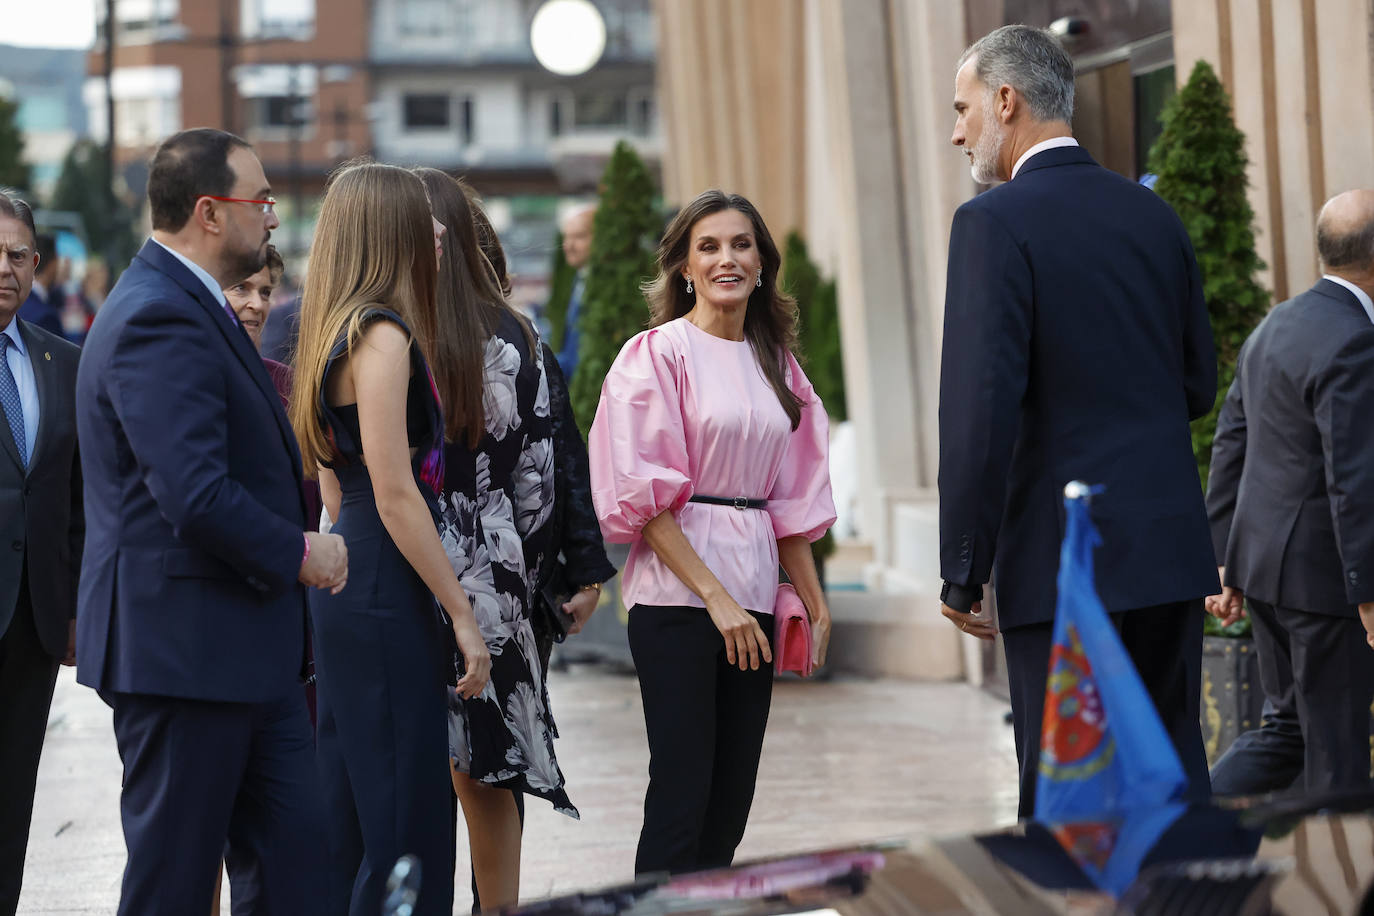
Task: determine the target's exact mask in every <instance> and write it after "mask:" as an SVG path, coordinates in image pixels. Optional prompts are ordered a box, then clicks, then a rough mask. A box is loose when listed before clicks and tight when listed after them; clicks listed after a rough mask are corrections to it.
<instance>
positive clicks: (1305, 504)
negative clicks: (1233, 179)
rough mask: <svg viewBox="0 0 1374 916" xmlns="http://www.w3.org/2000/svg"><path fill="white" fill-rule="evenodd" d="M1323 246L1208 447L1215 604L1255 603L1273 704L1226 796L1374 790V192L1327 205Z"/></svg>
mask: <svg viewBox="0 0 1374 916" xmlns="http://www.w3.org/2000/svg"><path fill="white" fill-rule="evenodd" d="M1317 253H1318V254H1319V255H1320V256H1321V260H1322V264H1323V265H1324V266H1325V267H1326V275H1325V276H1324V277H1322V278H1321V279H1320V280H1318V281H1317V283H1316V285H1315V286H1313V287H1312V288H1311V289H1309V290H1307V291H1306V292H1304V293H1300V294H1299V295H1297V296H1295V297H1294V298H1292V299H1290V300H1289V301H1287V302H1284V303H1281V304H1280V305H1278V306H1275V308H1274V310H1273V311H1272V312H1270V313H1269V315H1268V316H1267V317H1265V319H1264V321H1262V322H1260V326H1259V327H1258V328H1256V329H1255V331H1254V333H1252V334H1251V335H1250V337H1249V339H1248V340H1246V341H1245V345H1244V346H1243V347H1241V351H1240V357H1239V359H1238V360H1237V364H1236V379H1235V381H1234V382H1233V383H1232V384H1231V390H1230V391H1229V392H1228V393H1227V395H1226V403H1225V405H1224V406H1223V407H1222V409H1221V416H1220V417H1218V419H1217V434H1216V439H1215V441H1214V442H1213V445H1212V469H1211V473H1210V476H1209V479H1208V486H1207V509H1208V513H1209V514H1210V516H1211V520H1212V538H1213V544H1214V545H1215V547H1216V555H1217V558H1218V559H1219V560H1220V561H1221V562H1222V564H1223V568H1221V569H1218V570H1217V572H1218V573H1219V574H1221V576H1222V583H1223V585H1224V586H1225V587H1224V588H1223V590H1222V593H1221V594H1220V595H1219V596H1216V597H1215V598H1209V599H1208V601H1207V609H1208V611H1209V612H1210V613H1211V614H1212V615H1213V616H1215V617H1217V618H1219V619H1220V620H1222V622H1223V623H1233V622H1235V621H1237V620H1239V619H1240V618H1241V617H1243V616H1245V613H1246V612H1245V603H1246V602H1249V605H1250V611H1249V615H1250V621H1251V623H1252V625H1253V627H1254V633H1255V652H1256V655H1257V656H1258V660H1259V670H1260V682H1261V684H1263V686H1264V698H1265V709H1264V715H1263V718H1262V719H1261V721H1260V727H1259V728H1258V729H1255V730H1253V731H1249V732H1246V733H1245V734H1243V735H1241V736H1240V737H1239V738H1237V739H1236V742H1235V743H1234V744H1233V745H1231V748H1230V750H1228V751H1227V752H1226V754H1225V755H1224V756H1223V757H1222V758H1221V759H1220V760H1218V761H1217V765H1216V766H1215V767H1213V769H1212V786H1213V788H1214V789H1215V790H1216V791H1217V793H1218V794H1224V795H1249V794H1256V793H1260V792H1274V791H1281V790H1284V789H1287V788H1289V787H1290V786H1292V785H1294V784H1295V783H1297V782H1298V781H1299V777H1301V786H1302V788H1303V789H1305V790H1307V791H1309V792H1311V791H1321V790H1329V789H1349V788H1361V787H1364V788H1367V787H1368V786H1369V705H1370V701H1371V700H1374V656H1371V655H1370V653H1369V648H1368V646H1374V302H1371V299H1370V297H1371V296H1374V191H1370V190H1361V191H1347V192H1346V193H1344V194H1341V195H1338V196H1336V197H1334V198H1332V199H1331V200H1330V201H1328V202H1327V204H1326V206H1325V207H1323V208H1322V211H1321V214H1320V216H1319V217H1318V219H1317ZM1361 621H1363V626H1361ZM1366 642H1367V643H1368V645H1366Z"/></svg>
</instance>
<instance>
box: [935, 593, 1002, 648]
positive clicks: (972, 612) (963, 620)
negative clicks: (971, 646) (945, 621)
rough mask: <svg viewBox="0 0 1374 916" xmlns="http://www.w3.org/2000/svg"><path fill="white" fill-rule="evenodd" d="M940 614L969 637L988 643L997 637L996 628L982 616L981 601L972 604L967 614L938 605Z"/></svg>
mask: <svg viewBox="0 0 1374 916" xmlns="http://www.w3.org/2000/svg"><path fill="white" fill-rule="evenodd" d="M940 613H941V614H944V615H945V616H946V617H948V618H949V621H950V623H952V624H954V625H955V626H956V627H958V628H959V629H960V630H962V631H963V632H965V633H967V634H968V635H970V636H976V637H978V638H979V639H986V640H988V641H989V642H991V641H992V640H993V638H994V637H996V636H997V628H996V627H995V626H993V625H992V620H991V619H990V618H988V617H984V616H983V602H981V601H975V602H973V606H972V607H970V608H969V609H968V613H967V614H965V613H964V612H963V611H956V610H955V609H954V608H952V607H950V606H949V605H947V604H941V605H940Z"/></svg>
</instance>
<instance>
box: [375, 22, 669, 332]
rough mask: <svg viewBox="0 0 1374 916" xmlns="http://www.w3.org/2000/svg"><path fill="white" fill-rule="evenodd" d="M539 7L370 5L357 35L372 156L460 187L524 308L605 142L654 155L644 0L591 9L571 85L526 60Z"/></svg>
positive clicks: (597, 167)
mask: <svg viewBox="0 0 1374 916" xmlns="http://www.w3.org/2000/svg"><path fill="white" fill-rule="evenodd" d="M541 3H542V0H373V3H372V9H371V20H370V21H371V27H370V28H369V29H368V33H369V35H370V42H369V47H368V56H369V66H370V72H371V79H372V97H373V100H374V101H373V108H372V112H373V120H372V127H373V147H374V155H376V157H377V158H378V159H381V160H383V161H386V162H395V163H399V164H403V165H423V166H430V167H432V168H438V169H442V170H444V171H446V172H449V173H451V174H455V175H462V176H464V177H465V178H466V179H467V180H468V181H470V182H471V183H472V184H473V185H474V186H475V187H476V188H477V190H478V191H479V192H481V194H482V195H483V198H484V200H485V202H486V205H487V208H488V209H489V211H490V213H491V216H492V219H493V222H494V223H495V225H496V228H497V230H498V231H499V232H500V233H501V236H502V239H503V241H504V243H505V246H506V251H507V255H508V257H509V260H510V267H511V271H512V274H513V277H514V279H515V284H516V292H515V297H516V299H517V301H519V302H521V303H522V304H527V305H535V304H537V303H540V302H541V301H542V298H543V295H544V277H545V275H546V274H547V272H548V267H549V256H550V254H551V246H552V242H553V239H554V232H555V223H556V219H557V216H558V211H559V209H560V206H561V205H562V202H563V201H564V200H565V199H566V198H567V197H569V196H573V197H585V196H588V195H591V194H593V193H595V191H596V186H597V182H598V181H599V180H600V178H601V173H602V171H603V170H604V169H605V165H606V162H607V160H608V159H609V158H610V154H611V150H612V149H613V148H614V146H615V143H616V141H617V140H620V139H623V138H627V139H629V140H630V141H631V142H632V143H633V144H634V145H635V146H636V148H637V149H638V150H639V151H640V153H641V154H642V155H643V156H644V157H645V159H646V160H647V161H648V162H649V163H650V164H651V165H654V166H656V164H657V159H658V155H659V140H658V136H659V130H658V113H657V100H656V96H655V70H656V68H655V37H656V36H655V32H654V27H653V22H652V17H651V11H650V5H649V0H596V6H597V9H598V11H599V12H600V13H601V16H602V19H603V21H604V23H605V27H606V48H605V51H604V53H603V54H602V56H601V59H600V60H599V61H598V63H597V64H596V66H595V67H593V68H592V69H591V70H590V71H588V72H587V73H585V74H582V75H580V76H573V77H562V76H557V75H555V74H553V73H550V72H549V71H547V70H545V69H544V68H543V67H542V66H541V65H540V64H539V63H538V61H537V60H536V59H535V56H534V52H533V51H532V49H531V44H530V23H531V20H532V19H533V17H534V15H535V12H536V11H537V10H538V8H539V7H540V5H541Z"/></svg>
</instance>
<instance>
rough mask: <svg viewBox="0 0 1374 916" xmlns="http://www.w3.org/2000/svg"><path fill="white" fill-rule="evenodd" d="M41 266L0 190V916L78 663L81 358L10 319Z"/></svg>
mask: <svg viewBox="0 0 1374 916" xmlns="http://www.w3.org/2000/svg"><path fill="white" fill-rule="evenodd" d="M41 264H42V261H41V260H40V259H39V256H38V251H37V246H36V245H35V241H34V231H33V212H32V211H31V210H30V209H29V206H28V204H27V203H25V202H24V201H22V200H20V199H19V198H17V197H11V196H10V195H8V194H6V193H5V192H3V191H0V916H14V912H15V910H16V908H17V907H18V906H19V888H20V885H21V884H22V883H23V876H24V857H25V853H26V851H27V847H28V842H29V823H30V820H31V818H32V815H33V793H34V786H35V784H36V781H37V778H38V760H39V756H40V755H41V753H42V750H43V737H44V736H45V735H46V734H47V730H48V710H49V708H50V707H51V705H52V694H53V687H54V685H55V684H56V683H57V666H58V665H59V664H64V665H72V664H75V658H74V657H73V640H74V639H75V629H74V621H75V617H76V578H77V573H78V572H79V571H80V569H81V542H82V538H83V525H84V518H85V517H84V516H83V514H82V512H81V465H80V462H79V460H78V458H77V449H76V364H77V359H78V358H79V357H80V354H81V351H80V350H78V349H77V348H76V347H75V346H74V345H73V344H70V343H67V341H65V340H63V339H62V338H61V337H58V336H57V335H55V334H50V333H48V332H47V331H44V330H43V329H42V328H39V327H37V326H35V325H32V324H29V323H28V322H27V321H25V320H23V319H22V318H19V317H17V315H16V314H15V313H16V312H17V311H18V310H19V306H20V303H21V302H23V301H24V300H25V297H26V296H27V294H28V291H29V284H30V283H31V282H32V280H33V274H34V268H35V266H41Z"/></svg>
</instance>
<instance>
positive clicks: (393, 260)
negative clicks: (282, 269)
mask: <svg viewBox="0 0 1374 916" xmlns="http://www.w3.org/2000/svg"><path fill="white" fill-rule="evenodd" d="M441 231H442V227H441V226H439V224H438V223H436V222H435V221H433V218H432V216H431V214H430V208H429V202H428V199H427V198H426V196H425V190H424V186H423V185H422V184H421V183H420V181H419V179H418V178H416V177H415V176H414V175H413V174H411V173H410V172H408V171H406V170H404V169H400V168H396V167H394V166H388V165H380V164H375V163H363V164H356V165H352V166H348V167H346V168H344V169H343V170H342V171H340V172H339V173H337V174H336V175H335V176H334V178H333V180H332V181H331V182H330V185H329V188H328V191H327V192H326V194H325V198H324V203H323V205H322V206H321V209H320V218H319V222H318V224H317V226H316V229H315V240H314V244H313V245H312V247H311V254H310V271H309V276H308V278H307V280H306V284H305V292H304V296H303V298H302V302H301V324H300V340H299V343H298V345H297V354H296V367H295V368H296V376H295V387H294V388H293V390H292V394H291V409H290V415H291V421H292V425H293V426H294V427H295V430H296V435H297V437H298V439H299V441H300V447H301V456H302V458H303V460H304V463H305V466H306V468H309V469H315V470H317V472H318V474H319V478H320V488H321V491H322V495H323V497H324V503H325V508H326V509H327V510H328V512H329V516H330V518H332V519H334V520H335V521H334V527H333V531H334V533H336V534H340V535H342V536H343V537H344V540H345V541H346V542H347V544H348V547H349V552H350V555H351V556H350V564H349V572H350V579H349V582H348V584H347V587H346V588H344V589H343V590H342V591H341V592H340V593H339V594H337V595H331V594H327V593H325V592H323V591H320V590H317V591H316V593H315V594H313V595H312V596H311V603H310V610H311V617H312V622H313V624H314V635H315V667H316V674H317V677H318V688H319V694H318V696H319V725H318V733H317V739H316V740H317V747H318V759H319V770H320V777H321V782H322V784H323V788H324V791H325V796H326V803H327V806H328V812H327V818H328V822H327V827H328V829H327V832H326V842H327V844H328V852H329V867H328V871H327V875H328V887H327V888H326V897H325V906H324V907H323V908H322V909H323V911H324V912H328V913H349V914H355V916H360V914H368V916H372V914H375V913H378V912H380V911H381V905H382V899H383V896H384V893H385V884H386V879H387V876H388V874H389V873H390V871H391V869H392V867H393V866H394V864H395V862H396V860H397V859H398V858H399V857H400V856H402V855H405V854H407V853H409V854H413V855H416V856H418V858H419V859H420V863H421V867H422V870H423V871H422V878H423V880H422V884H421V889H420V895H419V899H418V901H417V906H416V909H415V911H414V912H415V913H416V914H436V916H437V914H443V916H449V914H450V913H451V911H452V907H453V866H454V837H453V829H452V825H451V820H450V818H451V813H450V811H451V809H450V797H451V796H450V791H451V790H450V785H449V775H448V771H447V767H446V766H445V764H444V759H445V758H444V754H445V751H446V750H447V723H446V715H447V703H446V700H445V693H446V691H445V686H444V685H445V681H446V675H447V674H451V672H452V671H453V664H452V659H453V655H452V651H451V646H452V644H453V643H454V641H456V643H457V649H458V653H459V655H460V660H461V663H462V666H463V668H464V669H465V670H464V672H463V674H462V676H461V677H460V678H458V679H457V684H456V688H455V691H450V692H456V693H457V694H458V695H460V696H462V697H465V698H470V697H474V696H477V695H478V694H480V693H481V692H482V691H483V689H484V688H485V687H486V684H487V679H488V674H489V671H490V669H491V658H490V655H489V653H488V652H487V647H486V645H485V643H484V642H483V641H482V634H481V632H480V631H479V630H478V627H477V623H476V620H475V619H474V617H473V612H472V607H471V605H470V604H469V603H468V598H467V595H466V593H465V592H464V591H463V587H462V586H461V585H460V584H459V582H458V578H457V577H456V576H455V575H454V573H453V569H452V568H451V567H450V565H449V562H448V557H447V556H446V555H445V553H444V548H443V545H442V544H440V542H439V534H438V527H437V520H438V514H437V508H438V507H437V502H436V500H437V494H438V492H439V489H440V487H441V486H442V482H443V445H444V441H443V440H444V422H443V414H442V411H441V408H440V402H439V397H438V395H437V393H436V391H435V388H434V384H433V381H432V377H431V375H430V372H429V363H430V356H431V354H432V350H433V345H434V339H435V326H436V314H435V284H436V275H437V263H436V261H437V252H436V249H437V248H438V245H439V234H440V232H441ZM436 597H437V599H438V603H439V605H441V606H442V610H443V612H445V614H443V615H441V613H440V611H439V609H438V608H436V606H435V598H436ZM449 629H451V631H452V632H451V634H450V633H448V632H447V630H449Z"/></svg>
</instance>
